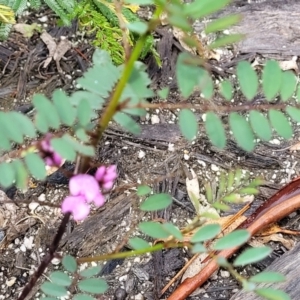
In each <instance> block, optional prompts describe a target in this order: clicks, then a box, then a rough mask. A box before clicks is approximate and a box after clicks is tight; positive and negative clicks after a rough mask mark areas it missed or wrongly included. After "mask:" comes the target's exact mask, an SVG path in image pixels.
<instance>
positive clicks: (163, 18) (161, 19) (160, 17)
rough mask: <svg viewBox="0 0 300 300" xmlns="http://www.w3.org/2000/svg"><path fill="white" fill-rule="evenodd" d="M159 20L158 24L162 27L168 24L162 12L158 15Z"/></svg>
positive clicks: (165, 14) (166, 17) (164, 13)
mask: <svg viewBox="0 0 300 300" xmlns="http://www.w3.org/2000/svg"><path fill="white" fill-rule="evenodd" d="M159 20H160V24H161V25H162V26H166V25H168V24H169V22H168V14H167V13H166V12H163V13H162V14H160V16H159Z"/></svg>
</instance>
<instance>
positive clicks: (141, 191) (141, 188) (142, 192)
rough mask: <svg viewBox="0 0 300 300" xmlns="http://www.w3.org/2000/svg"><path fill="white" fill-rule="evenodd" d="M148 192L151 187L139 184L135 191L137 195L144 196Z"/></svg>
mask: <svg viewBox="0 0 300 300" xmlns="http://www.w3.org/2000/svg"><path fill="white" fill-rule="evenodd" d="M150 193H151V187H149V186H148V185H139V186H138V188H137V192H136V194H137V195H138V196H145V195H147V194H150Z"/></svg>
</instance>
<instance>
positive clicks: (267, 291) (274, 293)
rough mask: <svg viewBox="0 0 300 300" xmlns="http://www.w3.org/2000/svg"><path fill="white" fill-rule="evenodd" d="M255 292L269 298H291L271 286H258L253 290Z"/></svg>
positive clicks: (288, 299)
mask: <svg viewBox="0 0 300 300" xmlns="http://www.w3.org/2000/svg"><path fill="white" fill-rule="evenodd" d="M255 293H256V294H257V295H259V296H262V297H264V298H266V299H269V300H291V298H290V296H289V295H287V294H286V293H285V292H283V291H281V290H276V289H273V288H259V289H256V290H255Z"/></svg>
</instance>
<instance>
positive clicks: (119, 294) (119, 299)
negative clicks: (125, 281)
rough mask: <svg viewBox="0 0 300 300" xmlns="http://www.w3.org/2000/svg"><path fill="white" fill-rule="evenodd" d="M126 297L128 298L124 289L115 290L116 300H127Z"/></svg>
mask: <svg viewBox="0 0 300 300" xmlns="http://www.w3.org/2000/svg"><path fill="white" fill-rule="evenodd" d="M126 296H127V293H126V291H125V290H124V289H122V288H120V287H118V288H117V289H116V290H115V299H116V300H124V299H126Z"/></svg>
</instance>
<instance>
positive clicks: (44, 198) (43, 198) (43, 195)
mask: <svg viewBox="0 0 300 300" xmlns="http://www.w3.org/2000/svg"><path fill="white" fill-rule="evenodd" d="M38 200H39V201H45V200H46V195H45V194H40V195H39V197H38Z"/></svg>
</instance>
